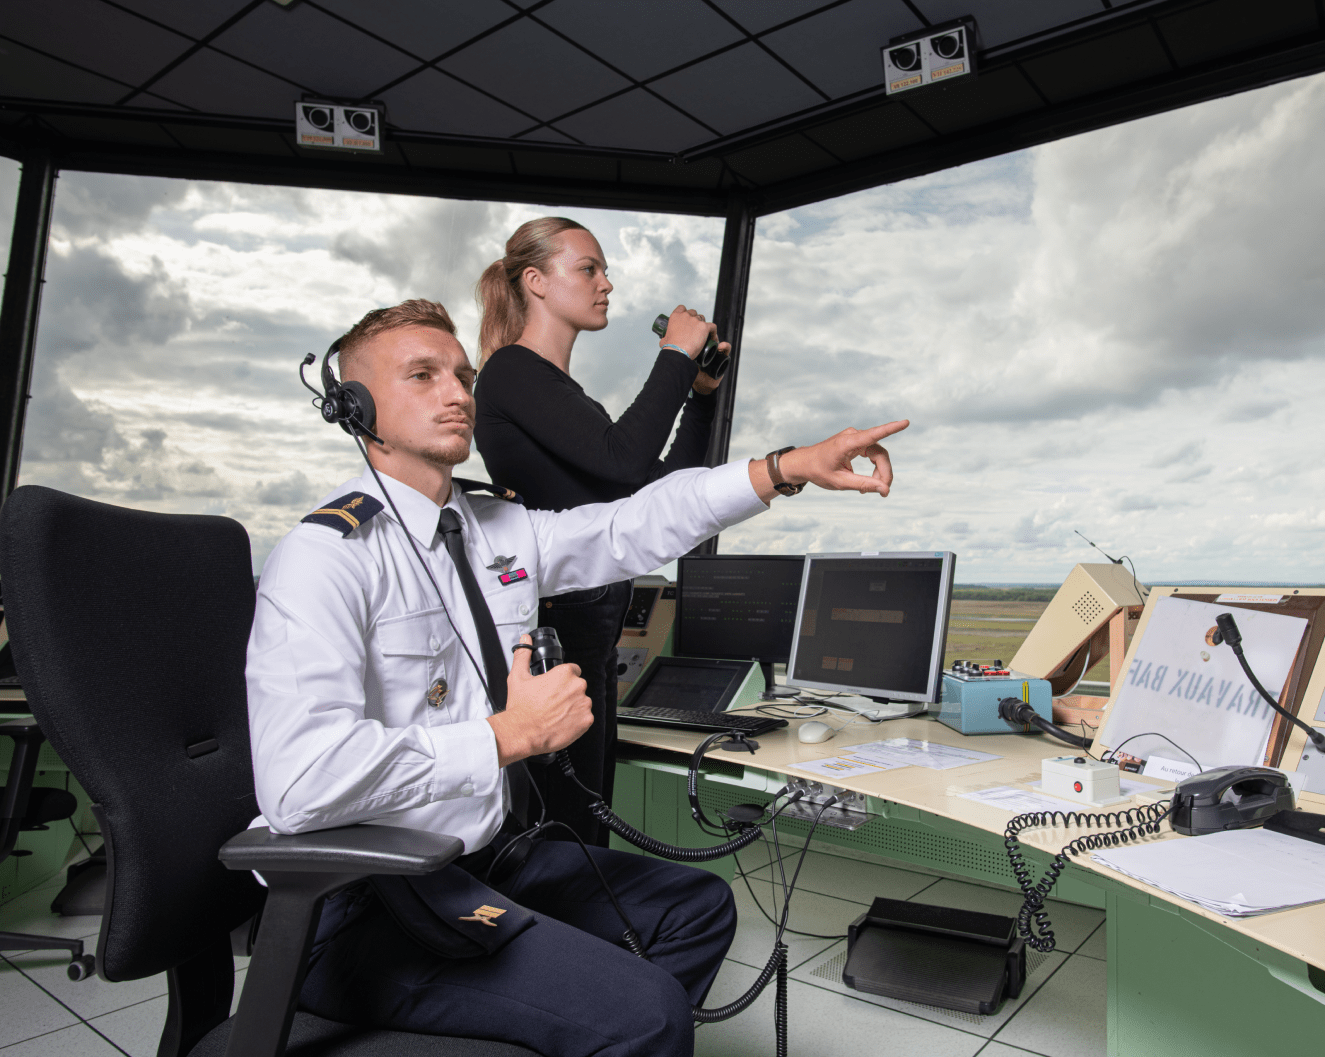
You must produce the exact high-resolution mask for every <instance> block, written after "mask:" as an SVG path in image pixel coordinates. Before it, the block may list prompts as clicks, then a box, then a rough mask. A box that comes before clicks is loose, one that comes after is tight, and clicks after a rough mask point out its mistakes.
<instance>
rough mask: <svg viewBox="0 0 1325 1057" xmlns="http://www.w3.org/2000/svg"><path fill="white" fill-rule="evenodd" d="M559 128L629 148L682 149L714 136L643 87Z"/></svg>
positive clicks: (566, 120) (592, 140)
mask: <svg viewBox="0 0 1325 1057" xmlns="http://www.w3.org/2000/svg"><path fill="white" fill-rule="evenodd" d="M557 127H558V128H563V129H565V130H566V131H567V132H569V133H570V134H571V135H572V136H574V137H575V138H576V139H579V140H583V141H584V142H585V143H588V144H590V145H591V146H594V147H615V148H622V149H626V150H656V151H681V150H685V149H686V148H687V147H693V146H694V145H695V144H697V143H703V142H704V141H705V140H709V139H712V138H713V134H712V133H711V132H709V131H708V130H707V129H706V128H704V126H703V125H699V124H696V123H695V122H694V121H691V120H690V119H689V118H688V117H686V116H685V115H684V114H682V113H679V112H678V111H677V110H676V109H675V108H673V107H670V106H668V105H667V104H666V103H664V102H663V101H662V100H661V99H658V98H657V97H656V96H653V95H650V94H649V93H648V92H646V91H645V90H644V89H643V88H634V89H631V90H630V91H629V92H626V93H625V94H624V95H618V96H616V97H614V98H612V99H609V100H607V101H606V102H603V103H599V104H598V105H597V106H594V107H590V108H589V109H588V110H581V111H580V112H579V113H578V114H572V115H571V116H570V117H568V118H563V119H562V120H561V121H558V122H557Z"/></svg>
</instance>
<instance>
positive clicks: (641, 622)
mask: <svg viewBox="0 0 1325 1057" xmlns="http://www.w3.org/2000/svg"><path fill="white" fill-rule="evenodd" d="M675 621H676V582H675V581H673V580H668V579H666V578H665V577H662V576H637V577H635V581H634V586H633V590H632V591H631V597H630V608H629V609H627V610H626V619H625V624H624V626H623V627H622V629H621V639H620V641H619V642H617V701H618V702H620V701H622V700H624V699H625V696H626V694H627V693H628V692H629V690H630V688H631V686H633V685H634V683H635V680H636V679H638V678H639V677H640V676H641V675H642V674H643V673H644V669H645V668H647V667H648V665H649V662H650V661H651V660H653V659H654V658H655V657H669V656H671V653H672V625H673V624H674V623H675Z"/></svg>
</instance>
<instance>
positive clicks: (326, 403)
mask: <svg viewBox="0 0 1325 1057" xmlns="http://www.w3.org/2000/svg"><path fill="white" fill-rule="evenodd" d="M339 352H340V338H337V339H336V340H335V341H333V342H332V343H331V347H330V348H329V349H327V354H326V355H325V356H323V357H322V389H323V391H322V392H318V391H317V390H316V389H314V388H313V387H312V386H311V385H309V384H308V380H307V379H306V378H304V368H305V367H307V366H308V365H309V364H311V363H312V362H313V361H314V360H316V359H317V357H316V356H314V355H313V353H311V352H310V353H309V354H308V355H307V356H305V357H304V362H303V363H301V364H300V365H299V380H300V381H301V382H303V383H304V387H305V388H306V389H308V390H309V391H310V392H312V393H314V394H315V395H316V396H317V397H319V399H318V400H315V401H314V403H315V404H317V408H318V410H319V411H321V412H322V418H323V420H324V421H326V422H329V423H331V424H333V425H339V426H340V428H341V429H343V430H344V431H345V432H346V433H348V434H349V435H350V436H351V437H368V438H369V439H370V440H375V441H377V443H378V444H381V443H382V438H381V437H379V436H378V435H377V434H376V433H374V432H373V427H374V426H376V425H377V405H375V404H374V403H373V394H372V393H370V392H369V391H368V387H367V386H366V385H364V384H363V382H342V381H340V380H339V379H337V378H336V375H335V372H334V371H332V369H331V357H332V354H333V353H339Z"/></svg>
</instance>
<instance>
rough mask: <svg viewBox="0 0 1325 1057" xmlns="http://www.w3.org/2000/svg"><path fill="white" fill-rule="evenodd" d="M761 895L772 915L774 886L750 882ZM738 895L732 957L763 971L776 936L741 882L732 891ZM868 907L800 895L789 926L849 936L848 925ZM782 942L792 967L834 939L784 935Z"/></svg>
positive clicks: (793, 903) (793, 902) (793, 905)
mask: <svg viewBox="0 0 1325 1057" xmlns="http://www.w3.org/2000/svg"><path fill="white" fill-rule="evenodd" d="M750 884H751V886H752V887H753V889H754V891H755V892H756V893H758V895H759V901H760V903H762V904H763V907H764V909H765V910H767V911H768V912H769V913H770V914H771V913H772V912H773V886H772V885H770V884H769V883H768V882H767V881H755V880H752V881H751V882H750ZM732 891H733V893H734V894H735V896H736V912H737V915H738V917H737V927H736V938H735V939H734V940H733V941H732V945H731V950H729V951H728V952H727V956H728V957H729V958H733V959H735V960H736V961H738V962H743V963H744V964H746V965H752V966H755V967H757V968H763V966H764V965H765V964H767V962H768V958H769V955H770V954H772V952H773V937H774V935H776V933H777V929H776V928H774V926H773V925H772V924H770V923H769V922H768V921H767V920H765V918H764V916H763V915H762V914H761V913H760V912H759V908H758V907H757V906H755V904H754V901H753V900H752V899H751V898H750V893H749V892H748V891H747V890H746V887H745V885H744V884H743V883H742V882H741V881H740V880H739V879H738V880H737V882H736V884H735V885H734V886H733V888H732ZM865 910H866V908H865V907H864V906H863V905H861V904H860V903H850V902H848V901H846V900H845V899H833V898H832V897H830V896H821V895H819V894H817V893H815V892H797V893H795V895H793V896H792V899H791V918H790V920H789V922H788V924H789V926H790V927H791V928H794V929H800V930H801V931H803V932H818V933H821V934H823V935H825V936H829V937H833V936H842V935H846V931H847V926H848V925H850V924H851V922H853V921H855V920H856V918H858V917H859V916H860V915H861V914H863V913H864V912H865ZM783 941H784V942H785V943H786V944H787V948H788V952H789V956H790V963H789V964H791V965H793V966H794V965H799V964H800V963H801V962H803V961H804V960H805V959H806V958H810V957H813V956H814V955H816V954H818V953H819V952H820V951H822V950H825V949H827V948H828V947H830V946H831V945H832V944H833V943H835V942H837V941H836V940H835V939H832V938H830V939H813V938H810V937H806V936H795V935H792V934H791V933H785V934H784V936H783Z"/></svg>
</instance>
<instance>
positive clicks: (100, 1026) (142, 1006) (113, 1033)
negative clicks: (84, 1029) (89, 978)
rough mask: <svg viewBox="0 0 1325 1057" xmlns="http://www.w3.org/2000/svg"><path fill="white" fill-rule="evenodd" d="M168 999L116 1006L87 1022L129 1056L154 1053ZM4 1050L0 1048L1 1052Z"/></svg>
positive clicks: (151, 1055)
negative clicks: (122, 1006)
mask: <svg viewBox="0 0 1325 1057" xmlns="http://www.w3.org/2000/svg"><path fill="white" fill-rule="evenodd" d="M169 1001H170V1000H169V999H168V998H166V997H165V996H164V995H162V996H161V997H160V998H153V999H149V1000H148V1001H146V1002H139V1003H138V1004H137V1005H136V1006H129V1007H128V1008H127V1009H117V1010H116V1011H115V1012H114V1013H106V1014H104V1015H102V1016H99V1017H94V1018H92V1019H91V1020H90V1021H89V1022H88V1023H90V1024H91V1025H92V1026H93V1027H94V1028H96V1029H97V1030H98V1031H99V1032H101V1034H103V1035H105V1036H106V1038H108V1039H110V1040H111V1042H113V1043H115V1045H116V1046H118V1047H120V1049H122V1050H124V1051H126V1052H127V1053H129V1054H131V1055H132V1057H156V1049H157V1046H158V1045H159V1044H160V1042H161V1029H162V1028H163V1027H164V1026H165V1023H166V1006H167V1005H168V1004H169ZM3 1053H4V1051H3V1050H0V1054H3ZM6 1057H7V1055H6Z"/></svg>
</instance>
